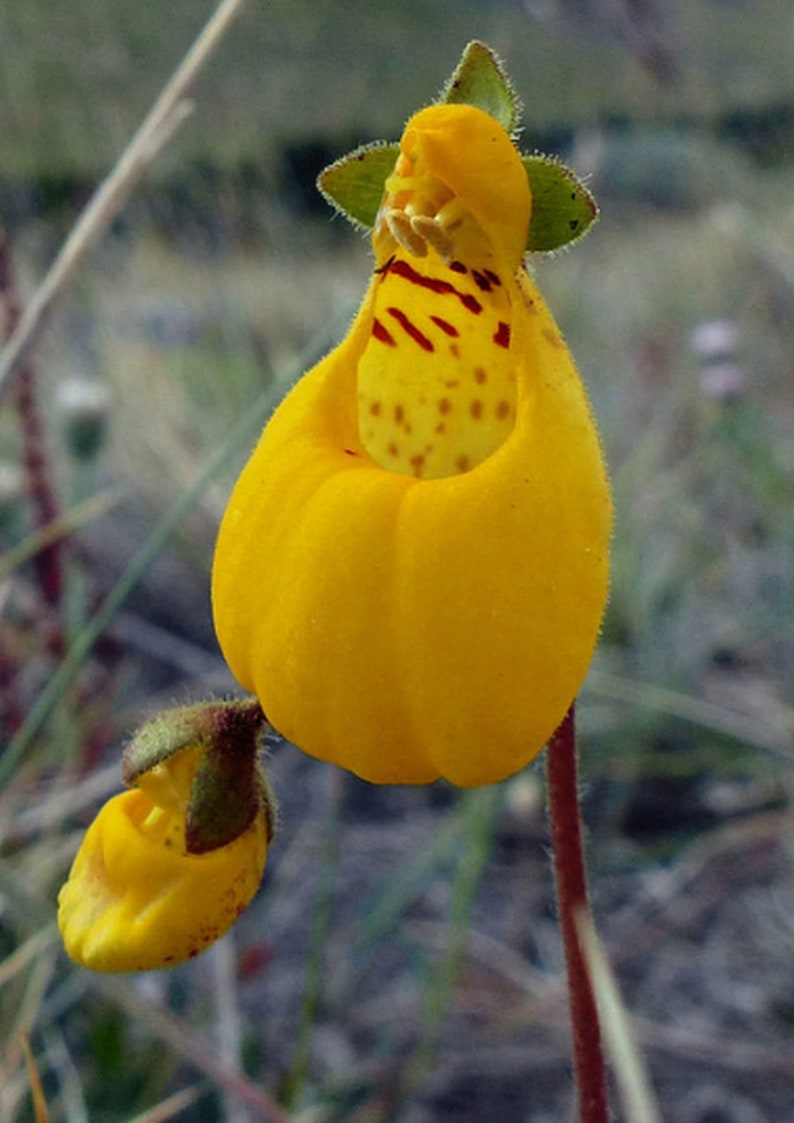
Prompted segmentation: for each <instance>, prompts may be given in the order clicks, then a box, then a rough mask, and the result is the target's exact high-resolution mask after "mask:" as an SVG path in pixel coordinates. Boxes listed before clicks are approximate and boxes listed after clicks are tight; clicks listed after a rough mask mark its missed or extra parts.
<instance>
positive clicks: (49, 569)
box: [0, 230, 63, 655]
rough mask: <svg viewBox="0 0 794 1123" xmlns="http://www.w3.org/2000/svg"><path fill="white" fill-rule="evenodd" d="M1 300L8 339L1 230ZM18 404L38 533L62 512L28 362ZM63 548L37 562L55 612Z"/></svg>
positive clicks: (10, 270) (13, 298)
mask: <svg viewBox="0 0 794 1123" xmlns="http://www.w3.org/2000/svg"><path fill="white" fill-rule="evenodd" d="M0 301H1V302H2V320H3V332H4V335H5V336H6V338H8V337H10V336H11V335H12V334H13V332H14V330H15V328H16V326H17V324H18V323H19V320H20V317H21V315H22V305H21V302H20V299H19V294H18V292H17V288H16V282H15V278H14V266H13V260H12V257H11V247H10V246H9V243H8V239H7V237H6V235H5V232H4V231H2V230H0ZM15 404H16V409H17V413H18V414H19V424H20V429H21V433H22V460H23V465H24V469H25V477H26V483H27V491H28V495H29V497H30V502H31V506H32V509H33V524H34V526H35V528H36V529H37V530H41V529H42V528H43V527H45V526H47V524H48V523H50V522H52V521H53V520H54V519H56V518H57V517H58V516H59V515H60V513H61V510H60V504H59V502H58V499H57V496H56V494H55V489H54V487H53V485H52V479H51V474H50V470H49V464H48V456H47V447H46V439H45V434H44V426H43V424H42V420H41V414H40V412H39V408H38V402H37V400H36V373H35V370H34V368H33V366H32V364H31V363H30V362H29V361H28V362H25V363H24V364H23V365H22V367H21V368H20V370H19V374H18V379H17V383H16V386H15ZM61 546H62V543H61V542H60V541H55V542H52V543H50V544H49V545H47V546H44V547H43V548H42V549H41V550H40V551H39V553H38V554H37V555H36V558H35V559H34V567H35V571H36V576H37V578H38V583H39V587H40V589H41V592H42V595H43V597H44V601H45V603H46V604H48V605H49V606H51V607H52V608H56V609H57V608H58V607H59V605H60V602H61V597H62V595H63V565H62V554H61ZM57 630H58V629H57V628H56V631H57ZM50 646H51V648H52V649H53V654H56V655H57V654H59V651H60V648H61V647H62V643H61V637H60V635H53V636H52V638H51V640H50Z"/></svg>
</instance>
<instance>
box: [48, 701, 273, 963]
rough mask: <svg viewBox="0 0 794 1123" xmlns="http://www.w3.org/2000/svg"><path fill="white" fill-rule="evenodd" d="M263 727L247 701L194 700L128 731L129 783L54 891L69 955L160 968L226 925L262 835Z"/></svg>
mask: <svg viewBox="0 0 794 1123" xmlns="http://www.w3.org/2000/svg"><path fill="white" fill-rule="evenodd" d="M263 726H264V718H263V716H262V713H261V710H259V709H258V707H256V706H255V705H253V704H252V703H250V702H231V703H202V704H200V705H199V706H196V707H189V708H188V709H187V710H175V711H171V712H170V713H165V714H161V715H159V716H158V717H157V718H156V719H154V721H153V722H150V723H149V724H148V725H147V726H144V727H143V729H142V730H141V732H140V734H139V735H138V737H136V738H135V739H133V742H132V744H131V745H130V747H129V749H128V750H127V754H125V762H124V771H125V778H126V779H127V781H128V782H129V783H131V784H133V785H134V787H133V789H132V790H130V791H127V792H124V793H122V794H121V795H117V796H115V797H113V798H112V799H110V800H109V801H108V802H107V803H106V804H105V806H104V807H103V808H102V809H101V810H100V812H99V814H98V815H97V817H96V819H95V820H94V822H93V823H92V824H91V826H90V827H89V829H88V832H87V833H86V836H85V838H84V840H83V843H82V846H81V847H80V850H79V852H78V854H77V857H76V858H75V861H74V864H73V866H72V869H71V872H70V874H69V879H68V881H67V883H66V884H65V885H64V887H63V888H62V890H61V892H60V895H59V901H58V904H59V908H58V925H59V927H60V930H61V934H62V936H63V940H64V944H65V947H66V950H67V952H68V954H69V955H70V956H71V958H72V959H74V960H75V961H76V962H77V963H80V964H81V965H83V966H86V967H90V968H92V969H93V970H96V971H145V970H151V969H153V968H157V967H170V966H174V965H175V964H177V963H181V962H183V961H184V960H186V959H190V958H192V957H193V956H195V955H198V954H199V952H201V951H204V950H205V948H207V947H208V946H209V945H210V944H211V943H213V942H214V941H215V940H217V939H219V938H220V937H221V936H222V935H223V934H224V933H225V932H226V931H227V930H228V929H229V928H230V927H231V925H232V924H233V923H234V921H235V920H236V919H237V917H238V916H239V915H240V914H241V913H242V912H243V910H244V909H245V908H246V907H247V905H248V904H249V903H250V901H251V900H252V898H253V896H254V894H255V893H256V890H257V888H258V886H259V882H260V880H261V877H262V872H263V870H264V865H265V858H266V855H267V845H268V842H269V840H270V838H271V836H272V825H273V819H274V803H273V799H272V795H271V793H270V790H269V787H268V784H267V781H266V779H265V776H264V772H263V771H262V769H261V766H260V765H259V763H258V760H257V755H258V748H259V737H260V733H261V729H262V727H263ZM169 728H170V733H169Z"/></svg>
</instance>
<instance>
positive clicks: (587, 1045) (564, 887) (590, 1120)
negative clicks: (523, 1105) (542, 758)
mask: <svg viewBox="0 0 794 1123" xmlns="http://www.w3.org/2000/svg"><path fill="white" fill-rule="evenodd" d="M546 775H547V780H548V799H549V816H550V819H551V837H552V846H553V847H554V867H555V873H556V879H557V906H558V909H559V915H560V928H561V930H562V941H563V948H564V951H565V963H566V967H567V971H568V1000H569V1005H570V1011H571V1033H572V1038H573V1062H574V1072H575V1074H576V1086H577V1090H578V1093H579V1120H580V1123H608V1120H609V1105H608V1099H607V1080H606V1069H605V1066H604V1057H603V1052H602V1049H601V1027H600V1024H599V1020H598V1009H597V1007H596V1001H595V995H594V993H593V988H592V985H591V983H590V976H589V973H588V970H587V964H586V962H585V959H584V956H583V954H582V948H581V944H580V942H579V935H578V930H577V917H578V916H579V915H581V913H582V912H583V911H585V910H586V911H588V912H589V909H590V904H589V901H588V896H587V875H586V872H585V863H584V846H583V844H582V821H581V816H580V813H579V789H578V777H577V752H576V728H575V721H574V706H573V704H571V708H570V710H569V711H568V713H567V714H566V715H565V718H564V719H563V722H562V724H561V725H560V727H559V729H558V730H557V732H556V733H555V734H554V736H553V737H552V739H551V741H550V742H549V746H548V749H547V750H546Z"/></svg>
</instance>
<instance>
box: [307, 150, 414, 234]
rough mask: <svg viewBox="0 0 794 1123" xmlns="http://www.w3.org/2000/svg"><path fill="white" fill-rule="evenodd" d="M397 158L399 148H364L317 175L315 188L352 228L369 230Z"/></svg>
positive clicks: (373, 223) (373, 222)
mask: <svg viewBox="0 0 794 1123" xmlns="http://www.w3.org/2000/svg"><path fill="white" fill-rule="evenodd" d="M399 154H400V146H399V144H380V143H377V142H376V143H375V144H365V145H363V146H362V147H361V148H357V149H356V150H355V151H354V152H351V153H350V154H349V155H348V156H343V157H342V158H341V160H337V161H336V162H335V163H333V164H331V165H330V166H329V167H327V168H326V169H325V170H324V171H322V172H320V175H319V177H318V179H317V186H318V187H319V189H320V191H321V192H322V194H323V195H324V196H325V198H326V199H327V200H328V202H329V203H330V204H331V206H333V207H335V208H336V210H338V211H340V212H341V213H342V214H343V215H344V216H345V218H347V219H348V220H349V221H350V222H352V223H353V225H354V226H360V227H364V228H365V229H367V230H370V229H371V228H372V227H373V226H374V225H375V219H376V218H377V215H378V207H379V206H380V204H381V199H382V198H383V191H384V187H385V184H386V180H387V179H388V177H389V176H390V175H391V174H392V172H393V171H394V165H395V164H396V163H397V157H398V156H399Z"/></svg>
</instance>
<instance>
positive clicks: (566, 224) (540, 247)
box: [521, 155, 598, 253]
mask: <svg viewBox="0 0 794 1123" xmlns="http://www.w3.org/2000/svg"><path fill="white" fill-rule="evenodd" d="M521 160H522V163H523V165H524V167H525V168H526V171H527V176H528V178H529V185H530V188H531V190H532V218H531V220H530V224H529V235H528V237H527V252H528V253H551V252H552V251H553V250H558V249H561V248H562V247H563V246H567V245H570V244H571V242H575V241H576V240H577V239H578V238H581V237H582V235H583V234H586V233H587V231H588V230H589V229H590V227H591V226H592V225H593V223H594V222H595V221H596V219H597V218H598V204H597V203H596V201H595V199H594V198H593V196H592V195H591V194H590V192H589V191H588V190H587V188H586V187H585V185H584V184H583V183H582V181H581V180H580V179H579V178H578V176H576V175H575V174H574V173H573V172H572V171H571V169H570V168H567V167H566V166H565V164H561V163H560V161H559V160H556V159H554V157H552V156H540V155H534V156H522V158H521Z"/></svg>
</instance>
